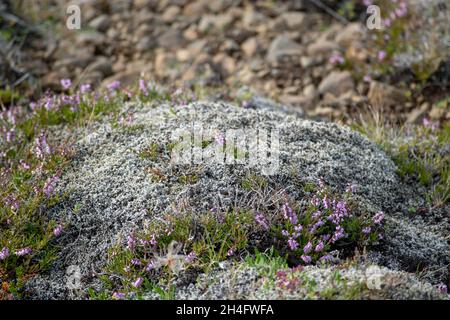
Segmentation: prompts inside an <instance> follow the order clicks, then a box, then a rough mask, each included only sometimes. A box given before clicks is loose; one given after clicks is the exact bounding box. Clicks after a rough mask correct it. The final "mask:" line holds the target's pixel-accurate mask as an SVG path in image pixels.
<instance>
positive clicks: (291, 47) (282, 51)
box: [267, 35, 302, 63]
mask: <svg viewBox="0 0 450 320" xmlns="http://www.w3.org/2000/svg"><path fill="white" fill-rule="evenodd" d="M301 52H302V46H300V45H299V44H298V43H297V42H295V41H292V40H291V39H289V37H287V36H286V35H279V36H277V37H276V38H275V39H274V40H273V41H272V43H271V44H270V47H269V50H268V53H267V60H268V61H269V62H272V63H275V62H278V61H279V60H280V59H281V58H282V57H283V56H293V55H300V54H301Z"/></svg>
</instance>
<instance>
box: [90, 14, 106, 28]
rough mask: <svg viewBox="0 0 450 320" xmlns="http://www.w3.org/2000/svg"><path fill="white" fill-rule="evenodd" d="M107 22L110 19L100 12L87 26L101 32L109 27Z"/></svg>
mask: <svg viewBox="0 0 450 320" xmlns="http://www.w3.org/2000/svg"><path fill="white" fill-rule="evenodd" d="M109 24H110V20H109V17H108V15H106V14H101V15H99V16H98V17H95V18H94V19H92V20H91V21H90V22H89V27H91V28H93V29H95V30H98V31H101V32H103V31H106V30H107V29H108V28H109Z"/></svg>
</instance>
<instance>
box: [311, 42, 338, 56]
mask: <svg viewBox="0 0 450 320" xmlns="http://www.w3.org/2000/svg"><path fill="white" fill-rule="evenodd" d="M338 49H339V47H338V45H337V44H336V43H334V42H332V41H328V40H325V39H319V40H317V41H316V42H314V43H312V44H310V45H309V46H308V48H307V49H306V51H307V53H308V55H310V56H316V55H322V56H330V55H331V54H332V53H333V51H336V50H338Z"/></svg>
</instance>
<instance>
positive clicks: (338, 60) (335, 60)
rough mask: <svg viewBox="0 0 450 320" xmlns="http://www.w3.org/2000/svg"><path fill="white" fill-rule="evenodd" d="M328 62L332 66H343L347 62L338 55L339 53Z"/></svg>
mask: <svg viewBox="0 0 450 320" xmlns="http://www.w3.org/2000/svg"><path fill="white" fill-rule="evenodd" d="M328 61H329V62H330V63H331V64H332V65H335V64H343V63H344V62H345V60H344V57H342V56H341V55H340V54H337V53H334V54H333V55H332V56H331V57H330V59H329V60H328Z"/></svg>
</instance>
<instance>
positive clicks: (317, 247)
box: [314, 241, 324, 252]
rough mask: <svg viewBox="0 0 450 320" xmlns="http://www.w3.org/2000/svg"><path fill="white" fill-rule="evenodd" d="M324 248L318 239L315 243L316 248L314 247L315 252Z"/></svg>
mask: <svg viewBox="0 0 450 320" xmlns="http://www.w3.org/2000/svg"><path fill="white" fill-rule="evenodd" d="M323 248H324V244H323V241H319V243H318V244H317V245H316V248H315V249H314V251H315V252H320V251H322V250H323Z"/></svg>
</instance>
